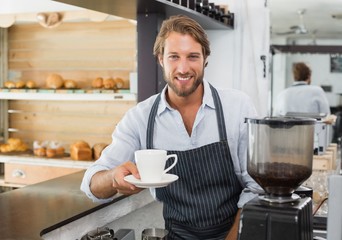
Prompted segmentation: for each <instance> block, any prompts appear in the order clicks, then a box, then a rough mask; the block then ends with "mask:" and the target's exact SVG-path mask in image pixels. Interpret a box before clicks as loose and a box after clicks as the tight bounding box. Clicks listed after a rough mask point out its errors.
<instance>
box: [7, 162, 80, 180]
mask: <svg viewBox="0 0 342 240" xmlns="http://www.w3.org/2000/svg"><path fill="white" fill-rule="evenodd" d="M82 170H83V169H82V168H67V167H51V166H39V165H27V164H16V163H5V178H4V180H5V183H6V184H22V185H28V184H34V183H38V182H43V181H46V180H50V179H53V178H57V177H61V176H64V175H67V174H71V173H75V172H79V171H82Z"/></svg>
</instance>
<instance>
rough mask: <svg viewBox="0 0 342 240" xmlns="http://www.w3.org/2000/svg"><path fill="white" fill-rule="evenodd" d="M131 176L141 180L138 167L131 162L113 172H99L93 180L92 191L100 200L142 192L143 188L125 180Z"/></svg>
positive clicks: (91, 183) (112, 170)
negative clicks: (118, 194) (119, 194)
mask: <svg viewBox="0 0 342 240" xmlns="http://www.w3.org/2000/svg"><path fill="white" fill-rule="evenodd" d="M130 174H133V176H134V177H136V178H138V179H140V175H139V173H138V169H137V167H136V165H135V164H134V163H132V162H130V161H127V162H125V163H123V164H122V165H120V166H118V167H116V168H113V169H111V170H107V171H100V172H97V173H96V174H94V176H93V177H92V179H91V182H90V190H91V192H92V193H93V194H94V195H95V196H96V197H97V198H100V199H105V198H110V197H112V196H114V195H115V194H116V193H121V194H124V195H131V194H134V193H138V192H140V191H141V190H142V189H141V188H137V187H136V186H134V185H132V184H130V183H128V182H126V181H125V180H124V177H125V176H127V175H130Z"/></svg>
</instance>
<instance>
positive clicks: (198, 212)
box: [146, 86, 242, 240]
mask: <svg viewBox="0 0 342 240" xmlns="http://www.w3.org/2000/svg"><path fill="white" fill-rule="evenodd" d="M210 88H211V92H212V95H213V99H214V103H215V108H216V115H217V124H218V130H219V135H220V141H219V142H215V143H211V144H208V145H205V146H202V147H200V148H196V149H191V150H187V151H173V150H172V151H168V154H173V153H174V154H177V155H178V163H177V164H176V166H175V167H174V168H173V169H171V170H170V171H169V173H171V174H176V175H178V176H179V179H178V180H177V181H176V182H174V183H172V184H170V185H169V186H167V187H164V188H157V189H156V196H157V198H158V199H159V200H160V201H162V202H163V216H164V219H165V228H166V229H167V230H168V231H169V235H168V239H213V240H214V239H217V240H218V239H225V237H226V236H227V233H228V231H229V229H230V228H231V226H232V224H233V222H234V217H235V214H236V212H237V210H238V208H237V202H238V200H239V196H240V193H241V191H242V187H241V185H240V183H239V181H238V179H237V177H236V175H235V172H234V166H233V161H232V158H231V155H230V151H229V145H228V141H227V133H226V127H225V122H224V116H223V111H222V105H221V101H220V98H219V95H218V93H217V91H216V89H215V88H213V87H212V86H210ZM159 102H160V94H159V95H158V97H157V98H156V100H155V102H154V104H153V106H152V109H151V112H150V116H149V121H148V127H147V137H146V140H147V141H146V147H147V149H152V148H153V130H154V122H155V117H156V114H157V110H158V105H159ZM171 163H172V161H168V162H167V166H169V165H170V164H171Z"/></svg>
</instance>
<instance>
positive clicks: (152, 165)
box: [135, 149, 178, 183]
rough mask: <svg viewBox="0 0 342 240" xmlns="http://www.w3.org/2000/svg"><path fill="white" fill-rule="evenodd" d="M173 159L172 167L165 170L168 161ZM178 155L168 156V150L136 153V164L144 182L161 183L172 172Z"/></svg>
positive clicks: (146, 150) (148, 150)
mask: <svg viewBox="0 0 342 240" xmlns="http://www.w3.org/2000/svg"><path fill="white" fill-rule="evenodd" d="M171 158H173V159H174V161H173V163H172V165H171V166H170V167H168V168H167V169H165V165H166V161H167V160H169V159H171ZM177 161H178V158H177V155H176V154H170V155H167V151H166V150H158V149H144V150H138V151H136V152H135V162H136V164H137V168H138V171H139V174H140V178H141V181H142V182H146V183H148V182H150V183H151V182H160V181H161V180H162V177H163V175H164V174H165V173H167V172H168V171H170V170H171V169H172V168H173V167H174V166H175V165H176V163H177Z"/></svg>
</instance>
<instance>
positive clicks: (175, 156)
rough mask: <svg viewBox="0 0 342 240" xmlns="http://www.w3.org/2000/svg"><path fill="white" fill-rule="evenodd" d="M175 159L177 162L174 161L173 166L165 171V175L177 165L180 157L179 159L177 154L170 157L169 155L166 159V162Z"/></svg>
mask: <svg viewBox="0 0 342 240" xmlns="http://www.w3.org/2000/svg"><path fill="white" fill-rule="evenodd" d="M172 157H173V158H174V159H175V160H174V161H173V163H172V165H171V166H170V167H168V168H167V169H165V170H164V174H165V173H167V172H168V171H170V170H171V169H172V168H173V167H174V166H175V165H176V164H177V161H178V157H177V154H170V155H167V158H166V161H167V160H169V159H170V158H172Z"/></svg>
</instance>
